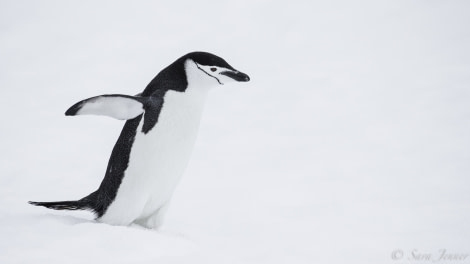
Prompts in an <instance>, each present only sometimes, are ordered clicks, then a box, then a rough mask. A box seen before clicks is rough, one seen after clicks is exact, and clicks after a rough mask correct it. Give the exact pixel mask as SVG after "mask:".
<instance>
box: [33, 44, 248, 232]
mask: <svg viewBox="0 0 470 264" xmlns="http://www.w3.org/2000/svg"><path fill="white" fill-rule="evenodd" d="M249 80H250V78H249V77H248V75H246V74H244V73H242V72H240V71H237V70H235V69H234V68H233V67H232V66H230V65H229V64H228V63H227V62H226V61H225V60H224V59H222V58H220V57H218V56H215V55H213V54H210V53H206V52H192V53H189V54H187V55H185V56H183V57H181V58H179V59H178V60H176V61H175V62H174V63H172V64H171V65H169V66H168V67H166V68H165V69H163V70H162V71H161V72H160V73H159V74H158V75H157V76H156V77H155V78H154V79H153V80H152V81H151V82H150V83H149V84H148V85H147V87H146V88H145V90H144V91H143V92H142V93H140V94H138V95H136V96H129V95H120V94H110V95H100V96H96V97H92V98H89V99H86V100H83V101H80V102H78V103H76V104H75V105H73V106H72V107H70V108H69V109H68V110H67V111H66V112H65V114H66V115H68V116H74V115H105V116H109V117H113V118H116V119H120V120H127V121H126V123H125V124H124V127H123V129H122V131H121V134H120V136H119V138H118V140H117V142H116V144H115V146H114V148H113V150H112V153H111V157H110V159H109V162H108V167H107V169H106V173H105V176H104V179H103V181H102V182H101V185H100V186H99V188H98V189H97V190H96V191H94V192H92V193H91V194H90V195H88V196H86V197H84V198H82V199H80V200H77V201H60V202H29V203H30V204H33V205H37V206H44V207H47V208H51V209H55V210H90V211H92V212H94V213H95V214H96V219H97V220H98V221H100V222H104V223H108V224H112V225H130V224H132V223H136V224H139V225H142V226H145V227H148V228H158V227H159V226H160V225H161V224H162V220H163V215H164V213H165V211H166V209H167V208H168V204H169V201H170V199H171V197H172V194H173V191H174V190H175V188H176V185H177V183H178V181H179V179H180V178H181V176H182V174H183V172H184V169H185V167H186V165H187V163H188V161H189V158H190V154H191V152H192V149H193V145H194V142H195V140H196V135H197V130H198V126H199V120H200V118H201V114H202V110H203V107H204V101H205V99H206V95H207V92H208V91H209V90H210V88H211V87H212V86H216V85H221V84H224V83H226V82H230V81H237V82H247V81H249Z"/></svg>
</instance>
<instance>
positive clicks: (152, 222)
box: [134, 202, 170, 229]
mask: <svg viewBox="0 0 470 264" xmlns="http://www.w3.org/2000/svg"><path fill="white" fill-rule="evenodd" d="M169 204H170V202H166V203H165V204H163V205H162V206H161V207H160V208H158V210H156V211H155V212H154V213H152V214H151V215H149V216H148V217H145V218H139V219H137V220H135V221H134V223H136V224H138V225H141V226H143V227H146V228H150V229H158V228H159V227H160V226H161V225H162V224H163V220H164V217H165V213H166V212H167V211H168V207H169Z"/></svg>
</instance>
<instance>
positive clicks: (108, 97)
mask: <svg viewBox="0 0 470 264" xmlns="http://www.w3.org/2000/svg"><path fill="white" fill-rule="evenodd" d="M144 102H145V99H144V98H142V97H138V96H130V95H123V94H104V95H99V96H95V97H91V98H88V99H85V100H82V101H80V102H78V103H76V104H74V105H73V106H72V107H70V108H69V109H68V110H67V111H66V112H65V115H66V116H75V115H104V116H109V117H112V118H115V119H119V120H128V119H133V118H135V117H137V116H139V115H141V114H142V113H144Z"/></svg>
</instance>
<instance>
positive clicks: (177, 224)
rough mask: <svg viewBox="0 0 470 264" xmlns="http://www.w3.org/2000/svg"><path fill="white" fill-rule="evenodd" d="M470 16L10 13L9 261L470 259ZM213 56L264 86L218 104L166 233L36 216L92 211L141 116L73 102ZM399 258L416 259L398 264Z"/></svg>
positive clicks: (460, 8)
mask: <svg viewBox="0 0 470 264" xmlns="http://www.w3.org/2000/svg"><path fill="white" fill-rule="evenodd" d="M469 8H470V2H468V1H453V0H451V1H429V0H426V1H424V0H422V1H419V0H417V1H405V0H401V1H400V0H399V1H360V2H359V1H316V2H313V1H289V2H286V1H263V0H252V1H236V2H233V1H202V0H201V1H171V2H170V1H167V2H165V3H164V2H159V1H132V3H131V2H124V1H122V2H121V1H49V0H46V1H21V0H20V1H7V0H4V1H1V2H0V87H1V92H2V93H1V96H0V111H1V113H2V130H1V146H0V147H1V150H2V152H1V154H0V155H1V159H0V162H1V163H0V173H1V175H0V205H1V207H0V263H410V262H411V263H418V261H413V259H411V260H410V259H409V258H410V254H411V252H413V250H417V251H418V252H421V253H426V252H431V253H432V254H437V253H436V252H437V251H438V250H439V249H446V250H447V251H448V252H453V253H460V254H469V253H470V179H469V178H470V162H469V161H470V107H469V105H470V104H469V103H470V89H469V88H470V51H469V48H468V47H470V26H469V25H470V16H469V15H468V11H469ZM195 50H201V51H209V52H212V53H215V54H217V55H220V56H222V57H223V58H225V59H226V60H227V61H228V62H229V63H230V64H231V65H232V66H233V67H235V68H236V69H238V70H240V71H242V72H245V73H247V74H248V75H249V76H250V77H251V81H250V82H248V83H243V84H227V85H224V86H221V87H218V88H219V89H217V90H213V91H211V94H210V95H209V97H208V100H207V105H206V108H205V112H204V115H203V120H202V123H201V127H200V134H199V138H198V141H197V143H196V148H195V152H194V154H193V157H192V160H191V162H190V165H189V167H188V169H187V171H186V174H185V175H184V177H183V179H182V182H181V183H180V185H179V186H178V188H177V190H176V193H175V195H174V197H173V200H172V204H171V206H170V209H169V211H168V214H167V217H166V222H165V224H164V225H163V227H162V229H161V230H159V231H153V230H147V229H143V228H140V227H138V226H131V227H115V226H110V225H106V224H100V223H96V222H95V221H93V217H92V215H91V214H89V213H87V212H68V211H64V212H59V211H52V210H47V209H45V208H39V207H33V206H30V205H28V204H27V203H26V202H27V201H28V200H36V201H55V200H62V199H76V198H81V197H83V196H84V195H86V194H88V193H90V192H91V191H93V190H95V189H96V188H97V187H98V185H99V183H100V182H101V179H102V177H103V176H104V172H105V169H106V164H107V160H108V157H109V154H110V152H111V149H112V147H113V145H114V142H115V141H116V139H117V137H118V134H119V132H120V129H121V127H122V124H123V123H122V122H120V121H117V120H112V119H107V118H103V117H92V116H90V117H82V118H70V117H65V116H64V115H63V113H64V111H65V110H66V109H67V108H68V107H70V106H71V105H72V104H74V103H75V102H77V101H78V100H82V99H85V98H88V97H91V96H95V95H100V94H111V93H122V94H131V95H132V94H137V93H139V92H141V91H142V90H143V89H144V87H145V85H146V84H147V83H148V82H149V81H150V80H151V79H152V78H153V77H154V76H155V74H156V73H157V72H158V71H159V70H161V69H162V68H163V67H165V66H167V65H168V64H169V63H171V62H173V61H174V60H175V59H177V58H178V57H179V56H181V55H184V54H185V53H187V52H190V51H195ZM396 249H401V250H403V252H404V259H402V260H400V261H394V260H393V259H392V257H391V256H392V252H393V251H394V250H396ZM406 258H408V259H406ZM419 263H424V262H423V261H421V262H419ZM428 263H429V262H428ZM441 263H443V262H441ZM452 263H470V257H468V258H466V259H465V260H463V261H455V262H452Z"/></svg>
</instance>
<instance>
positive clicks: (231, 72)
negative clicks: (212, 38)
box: [183, 52, 250, 85]
mask: <svg viewBox="0 0 470 264" xmlns="http://www.w3.org/2000/svg"><path fill="white" fill-rule="evenodd" d="M183 58H185V71H186V75H187V77H188V81H190V80H191V82H200V83H204V84H207V85H211V84H212V85H217V84H219V85H223V84H225V83H228V82H233V81H236V82H248V81H249V80H250V77H248V75H246V74H245V73H243V72H240V71H237V70H236V69H234V68H233V67H232V66H230V64H228V63H227V62H226V61H225V60H224V59H222V58H220V57H218V56H216V55H214V54H211V53H207V52H192V53H189V54H187V55H185V56H184V57H183Z"/></svg>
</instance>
